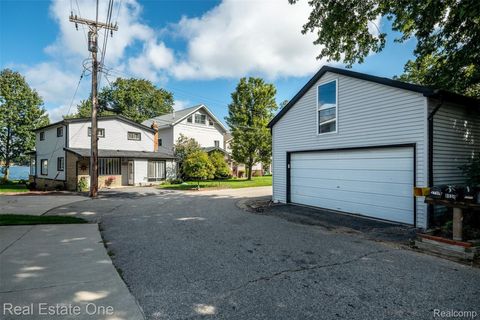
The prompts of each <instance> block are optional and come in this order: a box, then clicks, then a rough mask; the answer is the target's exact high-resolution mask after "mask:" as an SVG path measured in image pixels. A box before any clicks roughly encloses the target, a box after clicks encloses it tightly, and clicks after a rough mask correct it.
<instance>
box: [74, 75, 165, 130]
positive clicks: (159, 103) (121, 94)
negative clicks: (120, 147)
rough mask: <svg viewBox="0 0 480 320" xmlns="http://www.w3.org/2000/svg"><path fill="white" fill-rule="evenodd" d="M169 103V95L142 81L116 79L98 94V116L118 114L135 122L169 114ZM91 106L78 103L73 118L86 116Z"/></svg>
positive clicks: (84, 102) (146, 81) (89, 103)
mask: <svg viewBox="0 0 480 320" xmlns="http://www.w3.org/2000/svg"><path fill="white" fill-rule="evenodd" d="M173 103H174V100H173V94H172V93H171V92H168V91H167V90H165V89H162V88H157V87H155V85H153V84H152V82H150V81H148V80H144V79H135V78H130V79H122V78H117V80H115V81H114V82H113V83H112V84H111V85H110V86H107V87H104V88H102V89H101V90H100V92H99V94H98V104H99V115H111V114H120V115H123V116H125V117H127V118H130V119H132V120H134V121H136V122H142V121H144V120H146V119H149V118H153V117H156V116H159V115H162V114H166V113H170V112H173ZM91 106H92V102H91V100H90V99H87V100H82V101H81V103H80V104H79V105H78V106H77V114H76V115H75V116H76V117H89V116H90V114H91Z"/></svg>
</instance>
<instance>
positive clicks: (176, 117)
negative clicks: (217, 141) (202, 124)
mask: <svg viewBox="0 0 480 320" xmlns="http://www.w3.org/2000/svg"><path fill="white" fill-rule="evenodd" d="M202 108H203V109H204V110H205V111H206V112H207V114H208V115H209V116H210V117H211V118H213V120H215V121H216V122H217V123H218V125H219V126H220V127H221V128H222V129H223V130H224V132H227V131H228V130H227V128H225V126H224V125H223V123H222V122H221V121H220V120H218V119H217V117H216V116H215V115H214V114H213V113H212V112H211V111H210V109H208V107H207V106H206V105H204V104H199V105H196V106H193V107H190V108H186V109H182V110H178V111H175V112H172V113H168V114H164V115H161V116H158V117H155V118H151V119H148V120H145V121H143V122H142V124H143V125H145V126H149V127H150V126H151V125H152V123H153V121H155V122H156V123H157V124H158V128H159V129H162V128H166V127H170V126H174V125H176V124H177V123H179V122H180V121H182V120H183V119H185V118H186V117H188V116H189V115H191V114H192V113H194V112H196V111H197V110H199V109H202Z"/></svg>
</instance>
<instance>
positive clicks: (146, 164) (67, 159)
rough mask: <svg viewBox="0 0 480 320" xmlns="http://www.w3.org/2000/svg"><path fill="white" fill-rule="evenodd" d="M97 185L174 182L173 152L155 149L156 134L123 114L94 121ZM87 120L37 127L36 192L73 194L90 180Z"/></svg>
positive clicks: (34, 177) (66, 120)
mask: <svg viewBox="0 0 480 320" xmlns="http://www.w3.org/2000/svg"><path fill="white" fill-rule="evenodd" d="M98 128H99V129H98V149H99V150H98V156H99V161H98V171H99V172H98V173H99V187H100V188H102V187H115V186H125V185H149V184H153V183H158V182H160V181H163V180H165V179H167V178H175V176H176V172H175V170H176V168H175V166H176V165H175V161H174V156H173V153H172V152H171V151H170V152H167V151H166V150H163V149H162V150H158V147H157V144H156V142H157V141H158V138H157V136H158V132H157V131H156V129H155V128H154V127H153V128H152V127H147V126H144V125H141V124H138V123H136V122H134V121H132V120H130V119H127V118H125V117H123V116H105V117H99V118H98ZM90 130H91V121H90V118H79V119H65V120H62V121H59V122H56V123H53V124H50V125H48V126H45V127H42V128H38V129H36V130H35V133H36V143H35V145H36V151H35V152H34V153H32V162H31V163H32V165H31V179H32V180H34V182H35V183H36V186H37V188H39V189H53V188H60V187H63V188H66V189H68V190H76V189H77V183H78V181H79V179H81V178H86V180H87V181H88V182H89V171H90V169H89V168H90V166H89V161H90V139H91V137H90Z"/></svg>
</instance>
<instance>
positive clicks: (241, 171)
mask: <svg viewBox="0 0 480 320" xmlns="http://www.w3.org/2000/svg"><path fill="white" fill-rule="evenodd" d="M224 141H225V143H224V145H225V146H224V149H225V151H227V152H228V154H230V155H231V154H232V145H231V144H232V141H233V137H232V135H231V133H229V132H228V133H227V134H225V136H224ZM229 166H230V170H231V171H232V175H234V176H236V177H239V178H243V177H245V176H246V175H247V170H246V166H245V164H243V163H237V162H235V161H233V159H232V160H231V161H230V162H229ZM267 173H269V174H270V173H271V168H270V167H269V168H266V169H265V170H264V168H263V165H262V163H260V162H258V163H255V164H254V165H253V167H252V175H253V176H263V175H264V174H267Z"/></svg>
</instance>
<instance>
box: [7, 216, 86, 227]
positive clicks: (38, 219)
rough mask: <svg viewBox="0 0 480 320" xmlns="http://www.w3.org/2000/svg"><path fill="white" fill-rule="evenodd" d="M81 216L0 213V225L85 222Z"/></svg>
mask: <svg viewBox="0 0 480 320" xmlns="http://www.w3.org/2000/svg"><path fill="white" fill-rule="evenodd" d="M86 222H87V221H85V220H84V219H82V218H77V217H62V216H30V215H23V214H0V226H15V225H29V224H60V223H86Z"/></svg>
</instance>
